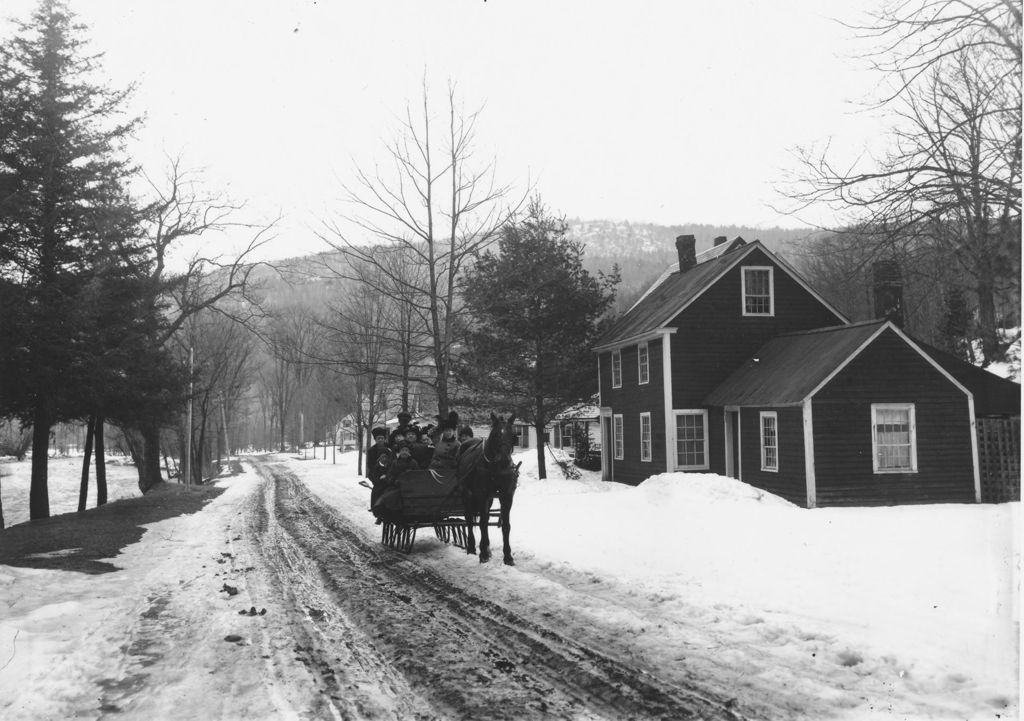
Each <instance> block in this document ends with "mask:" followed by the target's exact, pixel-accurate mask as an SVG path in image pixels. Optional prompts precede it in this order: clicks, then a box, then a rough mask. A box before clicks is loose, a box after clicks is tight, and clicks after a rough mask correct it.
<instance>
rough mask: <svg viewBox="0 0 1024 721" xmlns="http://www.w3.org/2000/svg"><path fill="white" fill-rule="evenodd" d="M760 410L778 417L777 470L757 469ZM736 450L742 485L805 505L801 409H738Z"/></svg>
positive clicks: (759, 462) (759, 459)
mask: <svg viewBox="0 0 1024 721" xmlns="http://www.w3.org/2000/svg"><path fill="white" fill-rule="evenodd" d="M761 411H774V412H775V413H777V414H778V436H779V470H778V471H777V472H773V471H762V470H761ZM740 429H741V430H740V433H741V435H740V450H741V454H742V455H741V465H742V471H741V473H742V478H743V482H744V483H748V484H750V485H751V486H754V487H756V488H760V489H762V490H765V491H768V492H769V493H774V494H775V495H777V496H781V497H782V498H785V499H786V500H787V501H790V502H791V503H796V504H799V505H801V506H805V505H807V479H806V476H807V474H806V472H805V468H804V416H803V409H801V408H790V407H787V408H768V407H765V408H743V409H741V410H740Z"/></svg>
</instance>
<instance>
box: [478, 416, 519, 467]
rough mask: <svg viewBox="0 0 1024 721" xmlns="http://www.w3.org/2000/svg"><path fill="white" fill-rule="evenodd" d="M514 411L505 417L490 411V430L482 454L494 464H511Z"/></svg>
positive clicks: (513, 445)
mask: <svg viewBox="0 0 1024 721" xmlns="http://www.w3.org/2000/svg"><path fill="white" fill-rule="evenodd" d="M515 422H516V416H515V413H513V414H512V415H510V416H509V417H508V418H507V419H505V418H502V417H501V416H498V415H495V414H494V413H491V432H490V435H488V436H487V442H486V444H485V447H484V455H485V456H486V457H487V459H488V460H489V461H490V462H491V463H492V464H494V465H496V466H498V467H505V466H510V465H512V449H513V448H514V447H515V445H516V428H515Z"/></svg>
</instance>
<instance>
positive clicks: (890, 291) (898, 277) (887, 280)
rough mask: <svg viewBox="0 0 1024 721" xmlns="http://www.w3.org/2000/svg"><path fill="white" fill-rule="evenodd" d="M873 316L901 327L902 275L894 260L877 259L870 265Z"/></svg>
mask: <svg viewBox="0 0 1024 721" xmlns="http://www.w3.org/2000/svg"><path fill="white" fill-rule="evenodd" d="M871 276H872V282H873V289H874V300H875V318H879V319H882V318H884V319H885V320H890V321H892V322H893V323H894V324H895V325H896V326H898V327H900V328H902V327H903V275H902V274H901V273H900V265H899V263H897V262H896V261H895V260H879V261H875V263H874V264H873V265H872V266H871Z"/></svg>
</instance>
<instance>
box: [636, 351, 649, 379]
mask: <svg viewBox="0 0 1024 721" xmlns="http://www.w3.org/2000/svg"><path fill="white" fill-rule="evenodd" d="M636 364H637V367H638V369H639V373H640V385H643V384H644V383H649V382H650V380H651V359H650V356H649V355H648V353H647V342H646V341H645V342H643V343H641V344H640V345H638V346H637V347H636Z"/></svg>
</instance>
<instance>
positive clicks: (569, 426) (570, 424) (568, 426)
mask: <svg viewBox="0 0 1024 721" xmlns="http://www.w3.org/2000/svg"><path fill="white" fill-rule="evenodd" d="M573 425H574V422H573V421H563V422H562V423H561V424H559V432H560V433H561V434H562V438H561V442H562V448H573V447H574V444H573V439H572V427H573ZM566 429H568V430H569V433H568V434H566V432H565V431H566ZM566 439H568V441H569V442H568V443H566V442H565V441H566Z"/></svg>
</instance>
